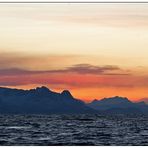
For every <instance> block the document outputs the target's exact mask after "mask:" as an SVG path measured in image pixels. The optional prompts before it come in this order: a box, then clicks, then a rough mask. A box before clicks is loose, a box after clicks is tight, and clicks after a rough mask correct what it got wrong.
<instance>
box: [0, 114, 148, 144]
mask: <svg viewBox="0 0 148 148" xmlns="http://www.w3.org/2000/svg"><path fill="white" fill-rule="evenodd" d="M0 145H1V146H93V145H94V146H108V145H112V146H148V117H147V116H136V115H132V116H129V115H98V114H96V115H95V114H94V115H91V114H80V115H0Z"/></svg>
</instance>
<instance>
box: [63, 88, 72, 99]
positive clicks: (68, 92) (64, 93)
mask: <svg viewBox="0 0 148 148" xmlns="http://www.w3.org/2000/svg"><path fill="white" fill-rule="evenodd" d="M61 95H62V96H64V97H69V98H73V96H72V94H71V93H70V91H69V90H63V91H62V92H61Z"/></svg>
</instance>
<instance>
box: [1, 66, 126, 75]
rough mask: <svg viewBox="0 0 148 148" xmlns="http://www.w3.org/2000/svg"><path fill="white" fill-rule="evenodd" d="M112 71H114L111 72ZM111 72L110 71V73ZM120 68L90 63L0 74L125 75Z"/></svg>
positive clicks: (11, 70) (2, 72) (6, 70)
mask: <svg viewBox="0 0 148 148" xmlns="http://www.w3.org/2000/svg"><path fill="white" fill-rule="evenodd" d="M112 71H116V72H115V73H113V72H112ZM110 72H112V73H110ZM121 72H122V71H121V69H120V68H119V67H118V66H113V65H105V66H95V65H91V64H77V65H73V66H70V67H67V68H63V69H58V70H42V71H35V70H34V71H33V70H24V69H18V68H9V69H0V75H5V76H8V75H32V74H51V73H55V74H58V73H77V74H91V75H118V74H119V75H125V74H126V75H127V74H128V73H121Z"/></svg>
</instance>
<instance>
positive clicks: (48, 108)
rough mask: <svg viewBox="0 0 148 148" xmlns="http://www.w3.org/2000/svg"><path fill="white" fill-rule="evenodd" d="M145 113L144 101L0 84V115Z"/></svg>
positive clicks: (147, 108)
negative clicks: (86, 96) (87, 99)
mask: <svg viewBox="0 0 148 148" xmlns="http://www.w3.org/2000/svg"><path fill="white" fill-rule="evenodd" d="M82 113H83V114H85V113H87V114H88V113H89V114H90V113H91V114H92V113H100V114H147V115H148V105H147V104H146V103H145V102H138V103H133V102H131V101H130V100H128V98H125V97H119V96H115V97H111V98H104V99H102V100H93V101H92V102H91V103H84V102H83V101H81V100H79V99H76V98H74V97H73V96H72V95H71V93H70V92H69V91H68V90H64V91H63V92H61V93H57V92H53V91H51V90H50V89H48V88H47V87H45V86H42V87H37V88H35V89H30V90H22V89H12V88H5V87H0V114H82Z"/></svg>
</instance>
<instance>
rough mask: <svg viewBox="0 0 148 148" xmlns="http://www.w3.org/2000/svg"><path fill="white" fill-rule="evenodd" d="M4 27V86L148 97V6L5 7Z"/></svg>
mask: <svg viewBox="0 0 148 148" xmlns="http://www.w3.org/2000/svg"><path fill="white" fill-rule="evenodd" d="M0 22H1V23H0V40H1V42H0V86H3V87H11V88H22V89H30V88H34V87H37V86H42V85H45V86H47V87H48V88H49V89H51V90H53V91H58V92H61V91H63V90H64V89H66V90H70V91H71V92H72V94H73V96H74V97H75V98H79V99H82V100H84V101H86V102H89V101H91V100H93V99H101V98H104V97H112V96H123V97H128V98H129V99H130V100H132V101H137V100H140V99H142V98H147V97H148V93H147V92H148V91H147V90H148V49H147V47H148V4H109V3H108V4H107V3H106V4H99V3H97V4H72V3H71V4H66V3H63V4H60V3H59V4H40V5H39V4H0Z"/></svg>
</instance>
